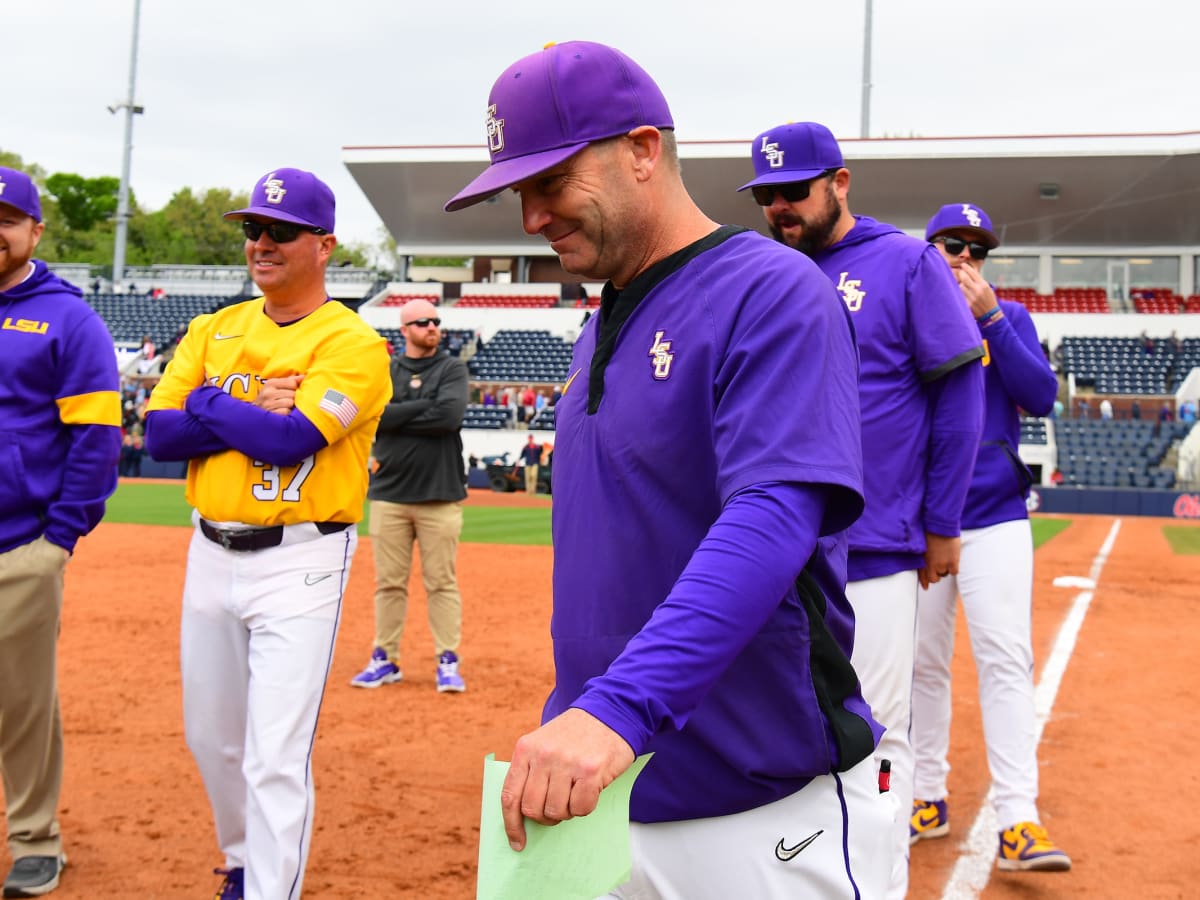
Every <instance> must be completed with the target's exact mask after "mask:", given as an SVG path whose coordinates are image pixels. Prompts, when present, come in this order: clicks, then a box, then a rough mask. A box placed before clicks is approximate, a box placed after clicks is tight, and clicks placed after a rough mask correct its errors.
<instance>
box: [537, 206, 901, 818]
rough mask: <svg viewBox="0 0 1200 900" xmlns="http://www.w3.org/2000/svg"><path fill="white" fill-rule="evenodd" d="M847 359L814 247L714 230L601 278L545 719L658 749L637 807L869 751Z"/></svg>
mask: <svg viewBox="0 0 1200 900" xmlns="http://www.w3.org/2000/svg"><path fill="white" fill-rule="evenodd" d="M856 370H857V360H856V354H855V349H854V342H853V337H852V334H851V329H850V326H849V321H848V316H847V315H846V310H845V309H844V308H843V307H842V305H841V303H839V302H838V299H837V296H836V294H835V293H834V292H833V290H832V288H831V286H830V285H829V282H828V281H827V280H826V279H825V278H824V277H823V276H822V275H821V273H820V272H819V271H818V270H817V269H816V267H815V266H813V265H812V263H811V262H810V261H809V260H807V259H805V258H804V257H802V256H801V255H800V254H797V253H795V252H794V251H792V250H789V249H788V248H786V247H782V246H780V245H778V244H775V243H774V242H772V241H770V240H768V239H767V238H764V237H763V236H761V235H759V234H756V233H753V232H748V231H746V230H744V229H736V228H730V227H725V228H721V229H718V230H717V231H715V232H714V233H713V234H711V235H709V236H708V237H707V238H704V239H702V240H701V241H699V242H697V243H696V244H693V245H691V246H690V247H687V248H684V249H683V250H681V251H679V252H678V253H676V254H674V255H672V256H671V257H668V258H667V259H664V260H662V261H660V262H659V263H656V264H655V265H654V266H652V267H650V269H648V270H647V271H646V272H643V273H642V274H641V275H639V276H638V277H637V278H635V279H634V280H633V282H631V283H630V284H629V285H627V286H626V287H625V288H624V289H623V290H622V291H620V292H618V291H616V290H615V289H614V288H613V286H612V285H611V284H609V285H606V286H605V289H604V294H603V301H602V306H601V310H600V312H599V314H598V315H594V316H592V317H591V319H590V320H589V321H588V323H587V325H586V326H585V327H584V329H583V331H582V333H581V334H580V336H579V339H578V341H577V342H576V345H575V349H574V358H573V359H572V362H571V375H570V377H569V379H568V382H567V385H566V388H565V389H564V391H563V396H562V399H561V400H560V401H559V402H558V403H557V404H556V406H555V410H556V426H557V427H556V432H555V451H554V509H553V513H552V515H553V535H554V576H553V582H554V613H553V619H552V623H551V633H552V637H553V642H554V662H555V668H556V683H555V687H554V691H553V693H552V694H551V695H550V697H549V699H548V700H547V702H546V706H545V710H544V712H543V720H544V721H545V720H549V719H551V718H553V717H554V716H556V715H558V714H559V713H561V712H563V711H564V710H566V709H567V708H569V707H578V708H581V709H583V710H586V711H587V712H589V713H591V714H592V715H594V716H596V717H597V718H598V719H600V720H601V721H602V722H604V723H605V724H607V725H608V726H609V727H610V728H612V729H613V730H615V731H616V732H617V733H619V734H620V735H621V736H622V737H623V738H625V740H626V741H628V742H629V744H630V746H631V747H632V748H633V750H634V751H635V753H639V754H640V753H644V752H653V753H654V754H655V755H654V758H653V759H652V760H651V761H650V763H649V764H648V765H647V767H646V769H645V770H644V771H643V772H642V774H641V775H640V776H639V778H638V780H637V782H636V783H635V785H634V788H633V795H632V799H631V806H630V815H631V817H632V818H633V819H634V820H636V821H640V822H657V821H670V820H678V819H691V818H698V817H705V816H717V815H726V814H730V813H734V812H740V811H743V810H746V809H751V808H754V807H757V806H761V805H764V804H766V803H769V802H771V801H774V800H777V799H779V798H780V797H784V796H787V795H789V794H792V793H794V792H795V791H798V790H800V789H801V788H803V787H804V786H805V785H806V784H808V782H809V781H810V780H811V779H812V778H814V777H816V776H820V775H826V774H828V773H830V772H834V771H840V770H844V769H847V768H849V767H850V766H852V765H854V764H855V763H857V762H859V761H860V760H862V759H864V758H866V757H867V756H868V755H870V753H871V751H872V750H873V749H874V746H875V744H876V742H877V740H878V737H879V735H880V733H881V731H882V729H881V728H880V726H879V725H878V724H877V723H876V722H875V721H874V720H873V719H872V718H871V714H870V711H869V710H868V708H867V706H866V704H865V703H864V702H863V699H862V696H861V693H860V692H859V688H858V682H857V678H856V677H855V675H854V671H853V669H852V668H850V665H849V654H850V646H851V642H852V638H853V613H852V611H851V609H850V605H849V602H848V601H847V600H846V597H845V591H844V585H845V556H844V551H845V532H844V529H845V528H846V527H847V526H848V525H849V524H850V523H851V522H853V521H854V519H855V518H857V516H858V515H859V513H860V511H861V508H862V507H861V503H862V498H861V486H862V452H861V439H860V433H859V422H858V420H859V416H858V399H857V378H856ZM821 535H829V537H823V538H821V540H820V541H818V537H819V536H821Z"/></svg>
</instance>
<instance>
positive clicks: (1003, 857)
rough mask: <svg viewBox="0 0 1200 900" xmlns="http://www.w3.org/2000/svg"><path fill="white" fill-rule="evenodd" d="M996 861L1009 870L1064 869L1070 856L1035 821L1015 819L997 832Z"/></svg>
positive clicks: (1068, 867)
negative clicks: (998, 837)
mask: <svg viewBox="0 0 1200 900" xmlns="http://www.w3.org/2000/svg"><path fill="white" fill-rule="evenodd" d="M996 865H997V867H999V868H1001V869H1006V870H1008V871H1010V872H1066V871H1067V870H1068V869H1070V868H1071V857H1069V856H1067V854H1065V853H1063V852H1062V851H1061V850H1059V849H1058V847H1056V846H1054V841H1052V840H1050V838H1049V837H1047V836H1046V829H1045V828H1043V827H1042V826H1041V825H1039V824H1037V823H1036V822H1018V823H1017V824H1016V825H1014V826H1013V827H1012V828H1009V829H1006V830H1005V831H1002V832H1000V852H999V853H998V854H997V857H996Z"/></svg>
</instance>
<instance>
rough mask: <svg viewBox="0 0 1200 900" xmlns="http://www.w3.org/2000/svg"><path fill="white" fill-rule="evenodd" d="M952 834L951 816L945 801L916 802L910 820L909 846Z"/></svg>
mask: <svg viewBox="0 0 1200 900" xmlns="http://www.w3.org/2000/svg"><path fill="white" fill-rule="evenodd" d="M949 833H950V815H949V813H947V812H946V801H945V800H914V801H913V805H912V817H911V818H910V819H909V820H908V845H909V846H910V847H911V846H912V845H913V844H915V843H916V842H917V841H920V840H924V839H925V838H939V837H945V836H946V835H947V834H949Z"/></svg>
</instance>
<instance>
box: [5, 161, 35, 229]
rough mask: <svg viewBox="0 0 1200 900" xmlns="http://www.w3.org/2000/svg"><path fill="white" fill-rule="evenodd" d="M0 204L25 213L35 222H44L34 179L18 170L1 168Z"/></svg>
mask: <svg viewBox="0 0 1200 900" xmlns="http://www.w3.org/2000/svg"><path fill="white" fill-rule="evenodd" d="M0 203H5V204H7V205H9V206H11V207H12V208H13V209H15V210H18V211H20V212H23V213H25V215H27V216H29V218H31V219H33V220H34V221H35V222H40V221H42V201H41V199H40V198H39V197H38V189H37V187H36V185H34V183H33V179H32V178H30V177H29V176H28V175H26V174H25V173H24V172H21V171H18V170H17V169H9V168H7V167H6V166H0Z"/></svg>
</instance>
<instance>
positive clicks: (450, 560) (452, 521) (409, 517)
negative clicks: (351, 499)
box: [369, 500, 462, 665]
mask: <svg viewBox="0 0 1200 900" xmlns="http://www.w3.org/2000/svg"><path fill="white" fill-rule="evenodd" d="M369 533H370V535H371V546H372V549H373V550H374V554H375V646H376V647H382V648H383V649H384V650H386V651H387V654H388V658H389V659H390V660H391V661H392V662H394V663H396V664H397V665H399V664H400V636H401V635H402V634H403V632H404V617H405V614H406V613H407V611H408V577H409V574H410V573H411V572H412V556H413V542H414V541H415V542H416V543H417V544H418V545H419V547H420V550H421V577H422V581H423V582H424V584H425V594H426V605H427V606H428V612H429V630H430V631H431V632H432V633H433V643H434V655H435V656H440V655H441V653H442V652H443V651H444V650H454V651H457V650H458V645H459V641H460V640H461V639H462V595H461V594H460V593H459V592H458V576H457V574H456V573H455V558H456V556H457V554H458V537H459V535H460V534H461V533H462V503H461V502H452V503H389V502H387V501H384V500H372V501H371V527H370V532H369Z"/></svg>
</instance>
